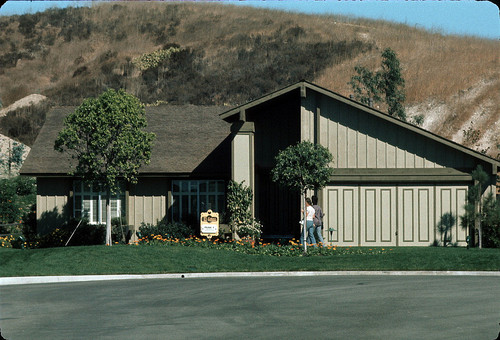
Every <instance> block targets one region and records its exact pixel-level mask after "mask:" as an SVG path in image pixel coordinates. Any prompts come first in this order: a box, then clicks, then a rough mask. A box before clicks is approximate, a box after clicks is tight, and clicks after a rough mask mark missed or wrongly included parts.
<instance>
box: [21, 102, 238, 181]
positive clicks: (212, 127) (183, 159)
mask: <svg viewBox="0 0 500 340" xmlns="http://www.w3.org/2000/svg"><path fill="white" fill-rule="evenodd" d="M74 110H75V107H57V108H54V109H52V110H51V111H50V112H49V113H48V114H47V117H46V121H45V124H44V126H43V127H42V129H41V131H40V133H39V135H38V137H37V139H36V141H35V143H34V145H33V147H32V149H31V152H30V154H29V155H28V157H27V159H26V161H25V162H24V164H23V167H22V168H21V174H23V175H31V176H60V175H66V174H68V172H69V171H70V170H71V160H70V159H69V158H68V155H67V154H64V153H59V152H57V151H55V150H54V141H55V140H56V138H57V135H58V133H59V131H61V129H62V128H63V121H64V117H65V116H66V115H67V114H69V113H72V112H74ZM225 110H227V107H217V106H194V105H182V106H177V105H161V106H157V107H146V117H147V121H148V128H147V130H148V131H151V132H154V133H155V134H156V139H155V142H154V146H153V150H152V155H151V163H150V164H149V165H145V166H143V167H142V168H141V169H140V173H141V174H142V175H188V174H195V175H196V174H198V175H207V174H229V173H230V155H231V152H230V151H231V141H230V127H231V124H230V123H227V122H225V121H224V120H222V119H220V117H219V116H218V115H219V114H220V113H221V112H223V111H225Z"/></svg>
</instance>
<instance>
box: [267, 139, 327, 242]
mask: <svg viewBox="0 0 500 340" xmlns="http://www.w3.org/2000/svg"><path fill="white" fill-rule="evenodd" d="M332 160H333V156H332V154H331V153H330V151H329V150H328V149H327V148H325V147H324V146H322V145H319V144H313V143H311V142H308V141H304V142H300V143H298V144H296V145H291V146H289V147H287V148H286V149H285V150H282V151H280V153H279V154H278V155H277V156H276V165H275V166H274V168H273V169H272V170H271V173H272V176H273V181H275V182H278V183H279V184H281V185H283V186H286V187H288V188H290V189H292V190H296V191H298V192H299V193H302V194H303V195H304V197H303V200H302V202H303V210H304V214H305V212H306V207H305V198H306V196H307V190H314V189H321V188H323V187H324V186H325V185H326V183H327V182H328V180H329V179H330V176H332V174H333V169H332V168H331V167H330V166H329V164H330V163H331V162H332ZM305 220H306V219H305V217H304V224H303V233H304V252H307V242H306V241H305V240H306V221H305Z"/></svg>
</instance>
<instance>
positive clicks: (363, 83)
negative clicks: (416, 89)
mask: <svg viewBox="0 0 500 340" xmlns="http://www.w3.org/2000/svg"><path fill="white" fill-rule="evenodd" d="M381 68H382V69H381V70H380V71H377V72H372V71H370V70H368V69H366V68H365V67H362V66H355V67H354V71H355V72H356V75H354V76H352V77H351V80H350V81H349V84H350V85H351V87H352V89H353V92H354V99H356V100H358V101H360V102H361V103H363V104H366V105H370V104H371V102H372V101H373V102H376V103H381V102H382V101H385V103H386V104H387V111H388V113H389V114H390V115H391V116H395V117H398V118H399V119H401V120H406V112H405V109H404V106H403V103H404V101H405V100H406V95H405V90H404V87H405V81H404V78H403V75H402V73H401V66H400V63H399V59H398V58H397V55H396V53H395V52H394V51H393V50H392V49H390V48H386V49H385V50H384V51H383V52H382V65H381Z"/></svg>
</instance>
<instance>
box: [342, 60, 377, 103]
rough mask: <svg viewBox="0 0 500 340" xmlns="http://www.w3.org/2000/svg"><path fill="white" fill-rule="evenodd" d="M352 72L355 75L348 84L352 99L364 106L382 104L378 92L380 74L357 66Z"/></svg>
mask: <svg viewBox="0 0 500 340" xmlns="http://www.w3.org/2000/svg"><path fill="white" fill-rule="evenodd" d="M354 71H355V72H356V75H355V76H352V77H351V81H350V82H349V84H350V85H351V87H352V90H353V91H354V99H356V100H357V101H359V102H361V103H363V104H365V105H371V104H372V102H377V103H380V102H382V97H380V94H381V93H380V91H379V83H380V80H379V78H380V74H378V73H374V72H372V71H370V70H368V69H367V68H365V67H363V66H359V65H357V66H354Z"/></svg>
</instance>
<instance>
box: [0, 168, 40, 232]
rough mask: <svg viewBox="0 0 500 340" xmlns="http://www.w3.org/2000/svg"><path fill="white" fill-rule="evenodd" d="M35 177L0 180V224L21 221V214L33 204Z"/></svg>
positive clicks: (34, 198)
mask: <svg viewBox="0 0 500 340" xmlns="http://www.w3.org/2000/svg"><path fill="white" fill-rule="evenodd" d="M35 200H36V186H35V179H34V178H30V177H21V176H17V177H13V178H9V179H1V180H0V224H5V223H21V222H22V217H23V215H24V214H25V213H26V212H27V211H29V207H31V206H32V205H33V204H35Z"/></svg>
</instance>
